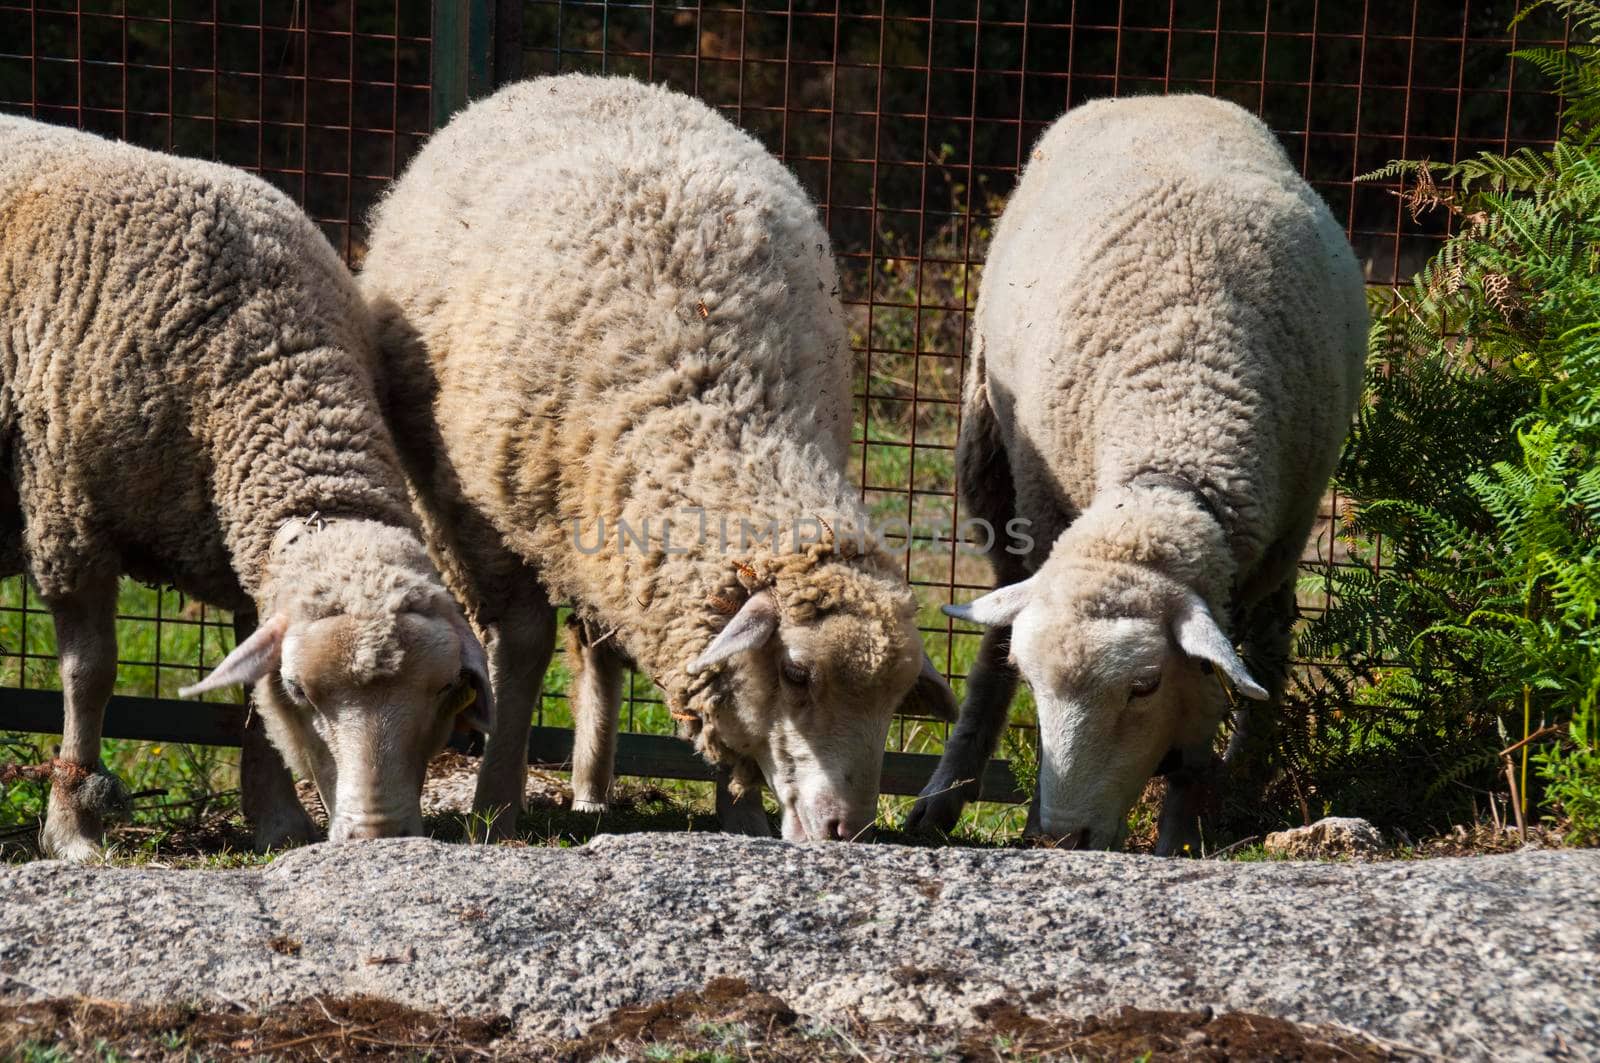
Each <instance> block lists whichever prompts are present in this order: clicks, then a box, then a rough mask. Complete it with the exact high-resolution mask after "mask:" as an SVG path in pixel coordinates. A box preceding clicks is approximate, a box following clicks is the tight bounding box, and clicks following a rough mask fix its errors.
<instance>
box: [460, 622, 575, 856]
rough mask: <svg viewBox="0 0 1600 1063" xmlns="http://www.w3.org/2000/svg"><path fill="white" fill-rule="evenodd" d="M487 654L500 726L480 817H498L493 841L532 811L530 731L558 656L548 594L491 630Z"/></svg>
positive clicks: (484, 772) (488, 751) (483, 767)
mask: <svg viewBox="0 0 1600 1063" xmlns="http://www.w3.org/2000/svg"><path fill="white" fill-rule="evenodd" d="M483 634H484V636H485V637H484V640H483V642H484V651H485V653H486V655H487V656H488V658H489V681H490V683H491V684H492V685H493V687H494V724H493V730H492V731H491V732H490V734H489V741H488V745H487V746H486V747H485V749H484V752H483V763H482V764H480V765H479V766H478V788H477V792H476V793H475V795H474V796H473V799H472V808H473V811H474V812H477V813H479V814H480V815H487V816H490V817H492V818H491V820H490V824H489V830H488V839H489V840H491V841H493V840H498V839H501V838H508V837H510V836H511V835H512V834H513V833H514V832H515V831H516V826H517V814H518V813H519V812H521V811H522V810H523V808H524V807H526V801H527V788H528V731H529V728H530V727H531V725H532V723H533V709H534V705H535V704H537V701H538V697H539V690H540V688H541V687H542V686H543V685H544V673H545V669H546V668H548V667H549V665H550V655H551V654H552V653H553V652H554V651H555V637H556V614H555V609H554V607H552V606H551V605H550V603H549V602H548V601H546V600H545V599H544V597H543V594H542V592H541V593H540V595H539V597H538V599H537V600H536V601H535V600H532V599H527V600H524V601H523V602H521V603H519V605H518V606H517V607H514V608H512V609H510V610H508V611H507V612H505V613H503V614H502V615H501V616H500V618H499V619H498V620H496V621H494V622H492V623H490V624H488V625H486V630H485V631H484V632H483Z"/></svg>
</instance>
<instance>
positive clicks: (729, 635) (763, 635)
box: [686, 591, 778, 675]
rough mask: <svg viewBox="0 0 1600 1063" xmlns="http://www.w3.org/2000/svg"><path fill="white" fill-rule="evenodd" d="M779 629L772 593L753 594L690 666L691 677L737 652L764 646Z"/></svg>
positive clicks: (776, 606)
mask: <svg viewBox="0 0 1600 1063" xmlns="http://www.w3.org/2000/svg"><path fill="white" fill-rule="evenodd" d="M777 630H778V599H776V598H774V597H773V596H772V592H771V591H762V592H761V593H759V594H755V595H752V596H751V598H750V600H749V601H748V602H745V603H744V608H742V609H740V610H739V611H738V612H737V613H735V614H734V617H733V619H732V620H730V621H728V626H727V627H725V628H723V629H722V633H721V634H720V635H718V636H717V637H716V638H714V639H712V640H711V645H709V646H707V647H706V650H705V652H704V653H702V654H701V655H700V656H699V657H697V658H695V660H694V661H693V662H692V663H691V664H690V665H689V667H688V668H687V669H686V671H687V672H688V673H689V674H690V675H699V674H700V673H701V672H703V671H705V670H706V669H707V668H710V667H711V666H712V665H714V664H721V663H722V662H723V661H725V660H727V659H728V658H729V657H732V656H733V655H734V654H736V653H743V652H745V651H746V650H753V649H755V648H756V647H757V646H762V645H765V644H766V641H767V640H768V639H770V638H771V637H772V633H773V632H774V631H777Z"/></svg>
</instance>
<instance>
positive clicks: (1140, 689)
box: [1128, 675, 1161, 698]
mask: <svg viewBox="0 0 1600 1063" xmlns="http://www.w3.org/2000/svg"><path fill="white" fill-rule="evenodd" d="M1160 686H1161V676H1160V675H1152V676H1148V677H1146V678H1143V679H1136V680H1134V681H1133V689H1132V690H1130V691H1129V692H1128V693H1129V695H1130V696H1131V697H1135V698H1147V697H1149V696H1150V695H1151V694H1154V693H1155V692H1156V690H1157V689H1158V688H1159V687H1160Z"/></svg>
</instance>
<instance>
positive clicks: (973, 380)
mask: <svg viewBox="0 0 1600 1063" xmlns="http://www.w3.org/2000/svg"><path fill="white" fill-rule="evenodd" d="M1366 330H1367V311H1366V306H1365V299H1364V291H1363V287H1362V278H1361V271H1360V268H1359V266H1358V265H1357V263H1356V260H1355V257H1354V255H1353V254H1352V252H1351V250H1350V246H1349V244H1348V242H1347V241H1346V239H1345V236H1344V231H1343V228H1342V227H1341V226H1340V225H1339V224H1338V223H1337V222H1336V221H1335V220H1334V219H1333V217H1332V216H1331V215H1330V214H1329V212H1328V209H1327V207H1326V206H1325V205H1324V204H1323V202H1322V200H1321V199H1320V198H1318V196H1317V195H1316V193H1315V192H1313V191H1312V190H1311V188H1310V187H1309V186H1307V185H1306V183H1305V182H1304V181H1303V180H1301V178H1300V176H1299V175H1298V173H1297V172H1296V171H1295V169H1294V167H1293V166H1292V165H1291V164H1290V162H1289V160H1288V158H1287V157H1286V156H1285V155H1284V153H1283V150H1282V149H1281V148H1280V147H1279V146H1278V143H1277V140H1276V139H1275V138H1274V137H1273V135H1272V134H1271V132H1270V131H1268V130H1267V128H1266V127H1265V126H1263V125H1262V124H1261V123H1260V122H1259V121H1258V120H1257V119H1256V118H1255V117H1253V116H1251V115H1250V114H1248V113H1247V112H1245V111H1244V110H1242V109H1241V108H1239V107H1236V106H1234V105H1233V104H1230V103H1225V102H1222V101H1218V100H1213V99H1210V98H1207V97H1200V96H1175V97H1166V98H1161V99H1158V98H1148V99H1145V98H1140V99H1127V100H1117V101H1099V102H1095V103H1090V104H1088V105H1086V106H1083V107H1080V108H1077V109H1075V110H1073V111H1070V112H1069V113H1068V114H1067V115H1066V116H1065V117H1063V118H1062V119H1061V120H1060V121H1058V122H1057V123H1056V124H1055V125H1054V126H1052V127H1051V128H1050V129H1049V130H1047V131H1046V132H1045V134H1044V135H1043V137H1042V138H1041V139H1040V140H1039V142H1038V144H1037V146H1036V147H1035V149H1034V151H1033V154H1032V158H1031V161H1030V162H1029V164H1028V166H1027V169H1026V171H1025V172H1024V174H1023V177H1022V180H1021V182H1020V183H1019V185H1018V187H1017V191H1016V193H1015V195H1014V196H1013V198H1012V200H1011V202H1010V203H1009V204H1008V205H1007V207H1006V211H1005V215H1004V217H1003V218H1002V219H1001V222H1000V225H999V227H998V230H997V232H996V235H995V240H994V244H993V247H992V248H991V251H990V256H989V265H988V267H987V268H986V270H985V274H984V283H983V292H982V295H981V297H980V299H979V302H978V307H977V313H976V333H977V343H976V351H975V358H974V364H973V367H972V371H971V374H970V375H969V377H968V382H967V388H966V391H967V398H966V401H967V411H968V421H967V423H966V424H964V426H963V441H962V442H963V447H962V449H963V451H964V454H963V457H962V464H963V472H964V473H967V474H968V475H967V476H966V479H965V481H964V482H963V485H962V487H963V492H964V493H965V494H966V495H967V498H968V501H969V504H972V505H973V506H974V507H975V508H976V509H977V510H978V511H979V513H980V514H981V515H984V516H987V517H989V519H991V520H995V519H1000V520H1004V519H1007V518H1009V517H1010V516H1011V515H1012V512H1015V513H1016V514H1017V515H1020V516H1023V517H1027V518H1029V519H1031V520H1032V521H1033V522H1034V524H1035V529H1036V530H1034V531H1033V532H1032V534H1033V535H1034V536H1035V538H1036V547H1035V550H1034V552H1033V554H1032V555H1031V556H1029V557H1027V558H1026V559H1025V567H1026V568H1028V569H1030V570H1031V569H1037V568H1038V567H1039V565H1040V564H1042V563H1043V561H1044V558H1045V555H1046V554H1047V553H1048V552H1049V551H1050V550H1051V548H1052V547H1054V549H1055V550H1056V551H1057V552H1058V553H1060V554H1062V555H1063V556H1069V557H1071V558H1072V559H1073V560H1074V563H1077V562H1078V561H1079V560H1080V559H1081V561H1082V562H1083V563H1086V564H1122V563H1127V564H1137V565H1139V566H1141V567H1143V568H1145V569H1147V570H1154V571H1158V572H1161V573H1163V574H1164V575H1167V576H1169V577H1171V578H1172V579H1174V580H1176V581H1178V582H1179V583H1181V584H1183V585H1184V586H1187V587H1192V588H1194V589H1195V590H1197V591H1198V592H1199V593H1200V594H1201V595H1202V597H1204V598H1205V599H1206V600H1207V602H1208V604H1209V605H1210V606H1211V607H1212V608H1213V610H1219V609H1225V607H1227V606H1228V605H1229V604H1230V603H1231V604H1233V605H1234V606H1244V605H1248V604H1250V603H1251V602H1253V601H1255V600H1257V599H1259V598H1260V597H1262V596H1263V595H1264V594H1266V593H1267V592H1269V591H1271V590H1273V589H1274V588H1276V587H1278V586H1280V585H1281V584H1282V583H1283V582H1284V580H1286V579H1288V578H1290V577H1291V576H1292V575H1293V571H1294V566H1295V564H1296V563H1297V562H1298V559H1299V554H1300V551H1301V549H1302V547H1303V546H1304V543H1305V540H1306V536H1307V534H1308V533H1309V531H1310V528H1311V525H1312V522H1313V521H1314V519H1315V516H1316V512H1317V507H1318V502H1319V500H1320V498H1321V496H1322V492H1323V490H1324V488H1325V485H1326V484H1327V481H1328V477H1329V475H1330V474H1331V473H1332V471H1333V464H1334V462H1335V460H1336V459H1337V457H1338V453H1339V444H1340V441H1341V440H1342V439H1343V437H1344V433H1345V431H1346V430H1347V428H1348V425H1349V420H1350V415H1351V413H1352V412H1353V410H1354V408H1355V405H1356V402H1357V401H1358V399H1359V396H1360V393H1361V381H1362V368H1363V364H1364V360H1365V352H1366ZM1001 451H1003V456H999V457H998V460H999V461H1001V462H1002V463H1004V465H1005V466H1006V467H1005V468H1003V469H1001V470H999V474H998V475H995V474H994V471H993V470H990V471H989V474H988V475H986V476H983V477H980V478H978V479H974V478H973V476H972V475H971V474H972V473H974V472H976V471H978V470H980V469H984V468H986V467H987V466H988V465H991V464H992V463H993V462H995V461H996V460H997V455H999V453H1000V452H1001ZM1151 473H1159V474H1161V477H1162V480H1161V482H1157V483H1156V484H1154V485H1140V480H1141V477H1142V476H1145V475H1147V474H1151ZM1175 481H1186V482H1187V483H1189V484H1191V485H1192V486H1193V489H1194V490H1196V491H1198V492H1199V493H1200V494H1201V495H1202V496H1203V497H1204V499H1205V502H1204V503H1201V502H1199V501H1198V500H1197V499H1196V498H1195V497H1194V495H1193V493H1192V492H1187V491H1185V490H1183V489H1181V488H1180V487H1176V486H1173V483H1174V482H1175ZM1013 507H1014V509H1013ZM1213 514H1214V515H1213ZM1069 526H1070V530H1068V529H1069ZM1063 533H1064V534H1063ZM1218 615H1219V616H1226V615H1227V614H1226V612H1225V611H1223V612H1218Z"/></svg>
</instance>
